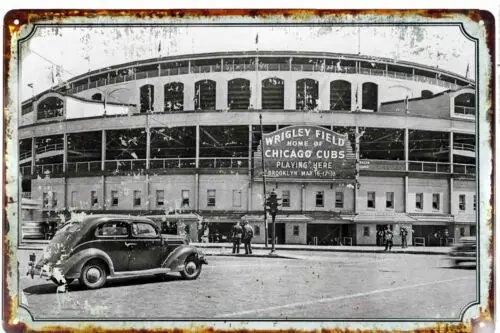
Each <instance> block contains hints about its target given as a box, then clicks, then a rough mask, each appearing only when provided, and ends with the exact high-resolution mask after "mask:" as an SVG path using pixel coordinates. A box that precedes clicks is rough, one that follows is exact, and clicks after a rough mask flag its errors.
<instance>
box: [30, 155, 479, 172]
mask: <svg viewBox="0 0 500 333" xmlns="http://www.w3.org/2000/svg"><path fill="white" fill-rule="evenodd" d="M248 166H249V159H248V157H200V158H199V159H198V167H199V168H207V169H211V168H214V169H220V168H248ZM195 167H196V158H194V157H189V158H152V159H150V161H149V168H150V169H182V168H195ZM405 167H406V162H405V161H393V160H372V159H361V160H360V170H370V171H394V172H398V171H399V172H401V171H406V169H405ZM143 169H146V159H121V160H106V161H105V163H104V171H134V170H143ZM66 171H67V172H68V173H93V172H100V171H101V161H89V162H68V163H67V165H66ZM408 171H412V172H428V173H443V174H445V173H451V172H452V169H451V163H446V162H426V161H408ZM20 172H21V175H23V176H28V175H31V174H32V172H31V166H22V167H20ZM60 173H63V163H54V164H40V165H36V166H35V174H38V175H50V174H60ZM453 173H455V174H463V175H475V174H476V165H474V164H464V163H453Z"/></svg>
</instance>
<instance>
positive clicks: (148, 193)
mask: <svg viewBox="0 0 500 333" xmlns="http://www.w3.org/2000/svg"><path fill="white" fill-rule="evenodd" d="M150 182H151V178H150V177H149V174H148V173H146V184H145V185H146V209H147V210H148V211H149V210H151V184H150Z"/></svg>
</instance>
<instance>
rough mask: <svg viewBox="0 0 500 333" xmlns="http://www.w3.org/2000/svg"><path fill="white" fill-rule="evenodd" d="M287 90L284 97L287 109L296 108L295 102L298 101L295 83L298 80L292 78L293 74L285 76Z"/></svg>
mask: <svg viewBox="0 0 500 333" xmlns="http://www.w3.org/2000/svg"><path fill="white" fill-rule="evenodd" d="M284 84H285V89H284V90H285V91H284V98H285V103H284V106H285V110H295V102H296V97H297V96H295V90H296V88H295V85H296V82H295V80H294V79H292V76H291V75H290V76H288V75H287V76H286V77H285V82H284Z"/></svg>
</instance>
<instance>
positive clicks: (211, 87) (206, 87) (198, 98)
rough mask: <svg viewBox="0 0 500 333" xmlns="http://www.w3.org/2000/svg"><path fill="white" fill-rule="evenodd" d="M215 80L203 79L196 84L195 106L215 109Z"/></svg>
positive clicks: (203, 108)
mask: <svg viewBox="0 0 500 333" xmlns="http://www.w3.org/2000/svg"><path fill="white" fill-rule="evenodd" d="M215 87H216V84H215V81H212V80H202V81H198V82H196V83H195V84H194V108H195V109H196V110H215Z"/></svg>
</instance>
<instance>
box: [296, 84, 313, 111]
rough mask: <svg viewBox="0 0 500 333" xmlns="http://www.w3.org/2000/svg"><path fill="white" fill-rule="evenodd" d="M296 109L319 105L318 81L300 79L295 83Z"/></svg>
mask: <svg viewBox="0 0 500 333" xmlns="http://www.w3.org/2000/svg"><path fill="white" fill-rule="evenodd" d="M295 95H296V100H295V109H296V110H313V109H315V108H316V107H317V106H318V81H316V80H313V79H301V80H298V81H297V83H296V85H295Z"/></svg>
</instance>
